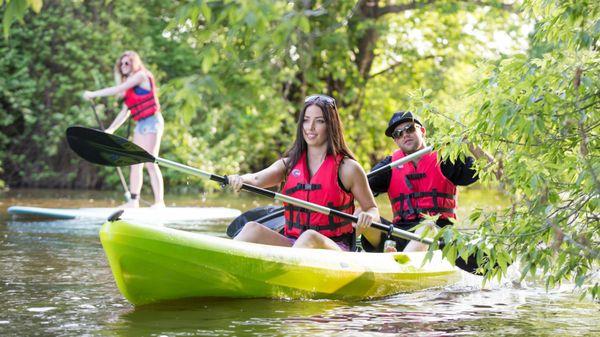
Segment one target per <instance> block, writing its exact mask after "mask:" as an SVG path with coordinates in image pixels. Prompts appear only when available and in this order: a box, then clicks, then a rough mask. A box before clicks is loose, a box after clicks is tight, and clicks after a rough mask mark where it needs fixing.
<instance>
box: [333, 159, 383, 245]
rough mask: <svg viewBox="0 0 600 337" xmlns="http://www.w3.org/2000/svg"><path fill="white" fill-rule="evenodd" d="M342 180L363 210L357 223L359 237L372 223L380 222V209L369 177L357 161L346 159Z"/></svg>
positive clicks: (342, 169) (342, 168) (341, 171)
mask: <svg viewBox="0 0 600 337" xmlns="http://www.w3.org/2000/svg"><path fill="white" fill-rule="evenodd" d="M340 180H341V181H342V184H344V187H345V188H346V189H347V190H349V191H350V192H352V194H353V195H354V199H356V201H358V205H359V207H360V209H361V210H362V211H361V212H359V214H358V222H357V223H356V235H357V236H358V235H360V234H362V233H363V232H365V231H366V230H367V229H368V228H370V226H371V222H373V221H379V209H378V208H377V203H376V202H375V197H373V193H372V192H371V188H370V187H369V182H368V180H367V175H366V174H365V171H364V170H363V169H362V167H361V166H360V165H359V164H358V163H357V162H356V161H354V160H351V159H345V160H344V161H343V162H342V165H341V166H340ZM373 231H374V230H373Z"/></svg>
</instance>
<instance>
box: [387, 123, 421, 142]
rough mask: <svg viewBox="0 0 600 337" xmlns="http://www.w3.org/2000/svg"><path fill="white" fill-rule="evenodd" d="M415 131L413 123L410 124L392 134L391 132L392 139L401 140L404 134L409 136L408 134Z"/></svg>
mask: <svg viewBox="0 0 600 337" xmlns="http://www.w3.org/2000/svg"><path fill="white" fill-rule="evenodd" d="M416 130H417V127H416V126H415V123H412V124H409V125H406V126H405V127H403V128H400V129H396V130H394V132H392V137H393V138H394V139H398V138H402V136H403V135H404V132H406V133H407V134H409V133H413V132H415V131H416Z"/></svg>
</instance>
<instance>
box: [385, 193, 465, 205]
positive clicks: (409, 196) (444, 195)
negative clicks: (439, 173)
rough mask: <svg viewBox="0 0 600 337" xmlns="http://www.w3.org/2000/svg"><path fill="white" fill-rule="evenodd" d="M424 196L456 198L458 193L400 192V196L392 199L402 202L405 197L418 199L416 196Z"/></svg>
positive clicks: (394, 201)
mask: <svg viewBox="0 0 600 337" xmlns="http://www.w3.org/2000/svg"><path fill="white" fill-rule="evenodd" d="M424 197H435V198H445V199H452V200H454V199H456V195H454V194H449V193H442V192H437V191H435V190H434V191H432V192H413V193H408V194H400V195H399V196H398V197H396V198H394V199H392V202H393V203H396V202H402V201H404V199H409V198H410V199H416V198H424Z"/></svg>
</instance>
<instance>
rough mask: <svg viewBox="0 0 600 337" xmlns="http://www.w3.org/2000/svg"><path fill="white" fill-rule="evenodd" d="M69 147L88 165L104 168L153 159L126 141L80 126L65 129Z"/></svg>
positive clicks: (151, 160)
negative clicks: (102, 166)
mask: <svg viewBox="0 0 600 337" xmlns="http://www.w3.org/2000/svg"><path fill="white" fill-rule="evenodd" d="M67 142H68V143H69V147H71V150H73V151H74V152H75V153H77V154H78V155H79V156H80V157H81V158H83V159H85V160H87V161H89V162H90V163H94V164H98V165H104V166H130V165H134V164H140V163H148V162H150V163H153V162H154V161H155V158H154V157H153V156H152V155H151V154H149V153H148V152H146V151H145V150H144V149H142V148H141V147H139V146H137V145H135V144H133V143H132V142H130V141H128V140H127V139H125V138H123V137H119V136H115V135H111V134H108V133H106V132H102V131H100V130H96V129H90V128H86V127H82V126H71V127H69V128H67Z"/></svg>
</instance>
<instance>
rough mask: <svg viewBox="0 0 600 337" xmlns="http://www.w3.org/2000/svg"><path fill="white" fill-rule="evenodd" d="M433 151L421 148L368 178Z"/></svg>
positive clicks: (376, 171)
mask: <svg viewBox="0 0 600 337" xmlns="http://www.w3.org/2000/svg"><path fill="white" fill-rule="evenodd" d="M431 151H433V146H428V147H426V148H423V149H421V150H419V151H417V152H414V153H411V154H409V155H408V156H404V157H402V158H400V159H398V160H396V161H393V162H391V163H389V164H387V165H385V166H382V167H380V168H378V169H377V170H375V171H371V172H369V174H367V178H370V177H373V176H375V175H377V174H379V173H382V172H389V171H391V170H392V169H393V168H394V167H396V166H400V165H403V164H406V163H408V162H409V161H411V160H415V159H416V158H420V157H422V156H423V155H425V154H427V153H429V152H431ZM273 214H279V215H281V214H283V207H281V208H280V209H279V210H277V211H275V212H273Z"/></svg>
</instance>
